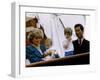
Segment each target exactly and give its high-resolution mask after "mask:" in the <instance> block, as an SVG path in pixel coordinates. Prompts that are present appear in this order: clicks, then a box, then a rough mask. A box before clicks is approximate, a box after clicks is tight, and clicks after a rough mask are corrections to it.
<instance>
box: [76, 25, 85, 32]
mask: <svg viewBox="0 0 100 80" xmlns="http://www.w3.org/2000/svg"><path fill="white" fill-rule="evenodd" d="M77 27H80V29H81V30H82V31H84V27H83V25H82V24H75V26H74V29H75V28H77Z"/></svg>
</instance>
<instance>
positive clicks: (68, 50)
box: [63, 27, 74, 56]
mask: <svg viewBox="0 0 100 80" xmlns="http://www.w3.org/2000/svg"><path fill="white" fill-rule="evenodd" d="M64 35H65V38H66V40H64V41H63V48H64V55H65V56H69V55H73V51H74V47H73V44H72V38H71V36H72V29H71V28H69V27H67V28H65V29H64Z"/></svg>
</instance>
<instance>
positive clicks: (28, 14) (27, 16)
mask: <svg viewBox="0 0 100 80" xmlns="http://www.w3.org/2000/svg"><path fill="white" fill-rule="evenodd" d="M33 18H38V15H37V14H36V13H27V14H26V21H29V20H31V19H33Z"/></svg>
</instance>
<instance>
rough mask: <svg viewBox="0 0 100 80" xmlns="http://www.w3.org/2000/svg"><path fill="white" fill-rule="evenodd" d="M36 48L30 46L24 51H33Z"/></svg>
mask: <svg viewBox="0 0 100 80" xmlns="http://www.w3.org/2000/svg"><path fill="white" fill-rule="evenodd" d="M35 49H36V48H35V47H34V46H32V45H28V46H26V50H32V51H33V50H35Z"/></svg>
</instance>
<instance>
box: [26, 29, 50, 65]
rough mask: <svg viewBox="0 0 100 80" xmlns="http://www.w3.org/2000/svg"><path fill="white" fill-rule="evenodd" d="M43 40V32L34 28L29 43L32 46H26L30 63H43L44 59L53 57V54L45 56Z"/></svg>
mask: <svg viewBox="0 0 100 80" xmlns="http://www.w3.org/2000/svg"><path fill="white" fill-rule="evenodd" d="M43 38H44V35H43V31H42V30H41V29H38V28H34V30H33V31H32V32H31V33H30V34H29V41H30V43H31V44H30V45H28V46H26V59H28V60H29V61H30V63H33V62H37V61H43V60H44V59H43V58H44V57H46V56H47V55H51V53H47V54H44V52H45V51H46V48H45V46H43V45H41V41H42V39H43Z"/></svg>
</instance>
